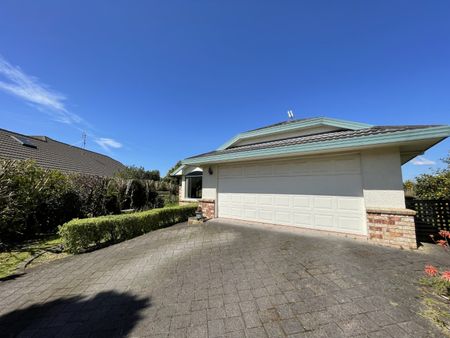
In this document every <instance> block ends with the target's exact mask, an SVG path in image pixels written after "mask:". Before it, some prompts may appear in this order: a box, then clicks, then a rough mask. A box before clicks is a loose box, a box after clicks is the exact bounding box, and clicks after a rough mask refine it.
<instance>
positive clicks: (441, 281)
mask: <svg viewBox="0 0 450 338" xmlns="http://www.w3.org/2000/svg"><path fill="white" fill-rule="evenodd" d="M439 236H440V237H441V239H435V238H434V236H433V235H431V236H430V237H431V239H432V240H433V241H434V242H435V243H436V244H437V245H439V246H441V247H442V248H443V249H444V250H445V251H446V252H447V253H449V254H450V231H448V230H441V231H439ZM424 272H425V275H426V278H424V279H422V283H423V284H425V285H428V286H431V287H432V288H433V289H434V291H435V292H436V293H438V294H439V295H442V296H445V297H449V296H450V271H448V270H447V271H442V272H440V271H439V269H438V268H436V267H435V266H433V265H426V266H425V269H424Z"/></svg>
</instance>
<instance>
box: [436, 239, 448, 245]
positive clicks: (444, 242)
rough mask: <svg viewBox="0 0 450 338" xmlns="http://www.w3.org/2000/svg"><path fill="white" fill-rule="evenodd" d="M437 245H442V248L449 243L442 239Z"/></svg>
mask: <svg viewBox="0 0 450 338" xmlns="http://www.w3.org/2000/svg"><path fill="white" fill-rule="evenodd" d="M436 243H437V244H438V245H440V246H447V245H448V243H447V241H446V240H445V239H440V240H438V241H436Z"/></svg>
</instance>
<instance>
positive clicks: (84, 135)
mask: <svg viewBox="0 0 450 338" xmlns="http://www.w3.org/2000/svg"><path fill="white" fill-rule="evenodd" d="M86 139H87V135H86V132H85V131H83V134H81V140H82V142H83V149H86Z"/></svg>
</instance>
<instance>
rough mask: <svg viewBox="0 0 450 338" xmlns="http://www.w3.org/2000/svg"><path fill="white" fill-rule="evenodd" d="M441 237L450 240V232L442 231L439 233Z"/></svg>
mask: <svg viewBox="0 0 450 338" xmlns="http://www.w3.org/2000/svg"><path fill="white" fill-rule="evenodd" d="M439 235H441V236H442V237H444V238H450V231H448V230H441V231H439Z"/></svg>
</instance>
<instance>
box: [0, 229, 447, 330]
mask: <svg viewBox="0 0 450 338" xmlns="http://www.w3.org/2000/svg"><path fill="white" fill-rule="evenodd" d="M274 229H277V228H276V227H266V226H261V225H259V226H255V225H253V226H250V225H243V224H238V223H232V222H226V221H225V222H224V221H220V222H209V223H207V224H205V225H201V226H187V225H186V224H179V225H176V226H173V227H170V228H167V229H163V230H159V231H155V232H153V233H150V234H147V235H144V236H141V237H139V238H135V239H133V240H131V241H128V242H124V243H121V244H118V245H114V246H111V247H108V248H105V249H103V250H98V251H96V252H92V253H89V254H83V255H78V256H73V257H69V258H66V259H63V260H61V261H58V262H55V263H52V264H48V265H45V266H41V267H37V268H34V269H32V270H30V271H29V272H28V273H27V274H25V275H23V276H20V277H17V278H16V279H13V280H8V281H3V282H0V336H16V335H20V336H33V337H35V336H36V337H50V336H57V337H69V336H80V337H86V336H94V337H98V336H105V337H114V336H152V337H185V336H188V337H195V338H200V337H207V336H209V337H216V336H217V337H219V336H224V337H245V336H247V337H285V336H289V337H327V336H329V337H340V336H361V337H366V336H370V337H408V336H411V337H430V336H439V331H437V330H436V329H434V327H433V326H432V325H431V324H429V323H428V322H427V321H426V320H424V319H422V318H421V317H420V316H419V315H417V314H416V312H417V311H419V310H420V302H419V299H417V298H416V297H417V296H418V294H419V292H418V290H417V284H416V281H417V279H418V277H419V276H421V274H422V270H423V266H424V264H425V263H439V262H441V263H442V262H444V261H443V258H442V257H440V256H435V255H431V254H425V253H421V252H410V251H401V250H397V249H388V248H383V247H378V246H374V245H370V244H367V243H362V242H358V241H355V240H348V239H343V238H336V237H320V236H317V235H312V234H307V233H300V234H299V233H292V232H291V233H289V232H286V231H281V232H280V231H275V230H274ZM284 229H286V228H284Z"/></svg>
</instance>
